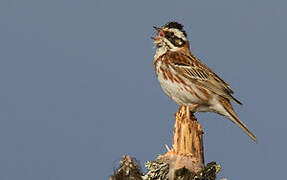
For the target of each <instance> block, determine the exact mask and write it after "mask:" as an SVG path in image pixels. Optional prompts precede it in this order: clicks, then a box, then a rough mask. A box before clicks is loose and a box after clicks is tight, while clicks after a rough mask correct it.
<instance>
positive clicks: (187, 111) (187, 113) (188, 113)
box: [186, 106, 190, 119]
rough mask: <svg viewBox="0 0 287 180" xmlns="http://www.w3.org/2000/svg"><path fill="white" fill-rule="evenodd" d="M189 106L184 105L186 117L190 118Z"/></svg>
mask: <svg viewBox="0 0 287 180" xmlns="http://www.w3.org/2000/svg"><path fill="white" fill-rule="evenodd" d="M189 108H190V106H186V117H187V118H188V119H190V109H189Z"/></svg>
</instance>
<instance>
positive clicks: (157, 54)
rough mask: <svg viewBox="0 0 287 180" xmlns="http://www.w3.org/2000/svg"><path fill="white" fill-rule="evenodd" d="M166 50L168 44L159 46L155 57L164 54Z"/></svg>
mask: <svg viewBox="0 0 287 180" xmlns="http://www.w3.org/2000/svg"><path fill="white" fill-rule="evenodd" d="M166 52H167V46H161V47H158V48H157V49H156V52H155V55H154V59H157V58H159V57H160V56H162V55H163V54H164V53H166Z"/></svg>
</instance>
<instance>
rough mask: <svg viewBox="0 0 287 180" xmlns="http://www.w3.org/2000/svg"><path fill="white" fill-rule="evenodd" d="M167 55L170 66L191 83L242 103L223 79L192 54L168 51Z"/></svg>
mask: <svg viewBox="0 0 287 180" xmlns="http://www.w3.org/2000/svg"><path fill="white" fill-rule="evenodd" d="M167 56H168V58H167V59H168V61H169V62H170V64H171V65H172V67H173V68H174V69H175V70H176V71H177V72H178V73H180V74H181V75H182V76H184V77H185V78H187V79H188V80H190V81H191V82H192V83H195V84H197V85H199V86H202V87H205V88H207V89H208V90H210V91H212V92H214V93H216V94H218V95H220V96H222V97H225V98H227V99H230V100H233V101H235V102H236V103H238V104H242V103H241V102H239V101H238V100H237V99H235V98H234V97H233V96H232V94H233V91H232V90H231V88H230V86H229V84H227V83H226V82H225V81H223V80H222V79H221V78H220V77H219V76H217V75H216V74H215V73H214V72H213V71H212V70H211V69H209V68H208V67H207V66H206V65H205V64H203V63H202V62H201V61H200V60H199V59H197V58H196V57H195V56H193V55H192V54H185V53H181V52H169V53H168V54H167Z"/></svg>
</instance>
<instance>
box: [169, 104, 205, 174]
mask: <svg viewBox="0 0 287 180" xmlns="http://www.w3.org/2000/svg"><path fill="white" fill-rule="evenodd" d="M202 134H203V131H202V128H201V126H200V124H199V123H198V122H197V120H196V117H195V116H194V115H193V113H190V110H189V108H188V107H185V106H182V107H180V109H179V111H178V112H177V113H176V114H175V125H174V136H173V147H172V149H171V150H169V149H168V152H167V153H166V154H165V155H164V156H163V158H164V159H166V160H167V162H168V164H169V179H174V173H175V171H176V170H178V169H181V168H184V167H185V168H186V169H188V170H189V171H191V172H193V173H195V174H198V173H200V172H201V171H202V170H203V169H204V152H203V139H202Z"/></svg>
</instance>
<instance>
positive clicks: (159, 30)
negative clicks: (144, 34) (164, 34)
mask: <svg viewBox="0 0 287 180" xmlns="http://www.w3.org/2000/svg"><path fill="white" fill-rule="evenodd" d="M153 28H154V29H155V30H156V31H157V33H158V35H157V36H153V37H151V38H152V39H153V40H155V41H156V40H159V39H160V38H161V37H160V32H161V28H159V27H156V26H153Z"/></svg>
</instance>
